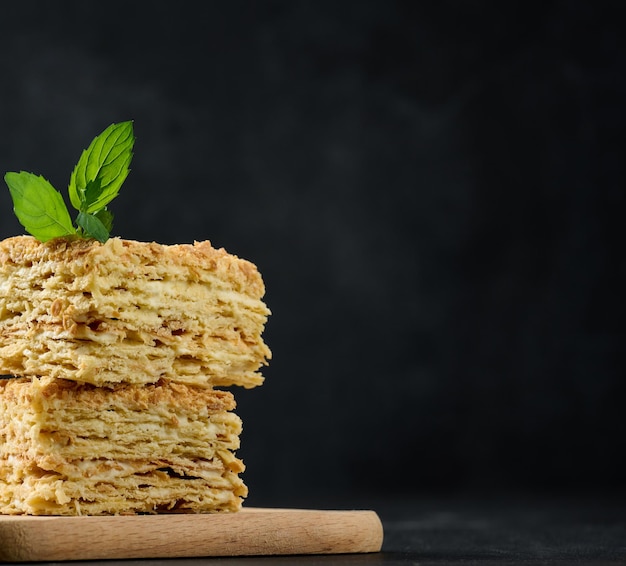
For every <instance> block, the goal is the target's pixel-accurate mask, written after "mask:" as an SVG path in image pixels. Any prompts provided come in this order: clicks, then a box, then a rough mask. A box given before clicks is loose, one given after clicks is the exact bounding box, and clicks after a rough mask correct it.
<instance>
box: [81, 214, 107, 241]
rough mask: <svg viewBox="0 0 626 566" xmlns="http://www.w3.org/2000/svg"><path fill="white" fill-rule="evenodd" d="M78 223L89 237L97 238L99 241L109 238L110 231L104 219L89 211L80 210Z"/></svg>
mask: <svg viewBox="0 0 626 566" xmlns="http://www.w3.org/2000/svg"><path fill="white" fill-rule="evenodd" d="M76 224H78V226H79V228H81V229H82V230H83V232H84V235H85V236H87V237H89V238H95V239H96V240H98V242H102V243H104V242H106V241H107V240H108V239H109V231H108V230H107V229H106V226H105V225H104V224H103V223H102V221H101V220H100V219H99V218H98V217H97V216H94V215H93V214H89V213H88V212H79V213H78V216H77V217H76Z"/></svg>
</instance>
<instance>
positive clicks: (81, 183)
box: [68, 121, 135, 213]
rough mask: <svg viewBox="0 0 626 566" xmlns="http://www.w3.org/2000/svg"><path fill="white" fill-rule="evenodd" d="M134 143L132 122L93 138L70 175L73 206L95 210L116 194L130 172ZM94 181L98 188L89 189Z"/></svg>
mask: <svg viewBox="0 0 626 566" xmlns="http://www.w3.org/2000/svg"><path fill="white" fill-rule="evenodd" d="M134 143H135V136H134V134H133V123H132V121H128V122H120V123H118V124H111V125H110V126H109V127H108V128H107V129H106V130H104V132H102V133H101V134H100V135H98V136H96V137H95V138H94V140H93V141H92V142H91V144H90V145H89V147H88V148H87V149H86V150H85V151H83V153H82V155H81V156H80V160H79V161H78V164H77V165H76V167H75V168H74V171H72V175H71V177H70V184H69V187H68V191H69V195H70V201H71V203H72V206H74V208H76V209H77V210H80V211H82V212H87V213H94V212H97V211H98V210H100V209H101V208H104V207H105V206H106V205H107V204H109V203H110V202H111V201H112V200H113V199H114V198H115V197H116V196H117V194H118V192H119V190H120V187H121V186H122V183H123V182H124V180H125V179H126V177H127V176H128V173H129V172H130V169H129V165H130V161H131V159H132V157H133V145H134ZM94 181H99V183H100V185H99V190H98V191H96V190H94V188H93V187H92V188H91V190H88V185H89V183H90V182H94Z"/></svg>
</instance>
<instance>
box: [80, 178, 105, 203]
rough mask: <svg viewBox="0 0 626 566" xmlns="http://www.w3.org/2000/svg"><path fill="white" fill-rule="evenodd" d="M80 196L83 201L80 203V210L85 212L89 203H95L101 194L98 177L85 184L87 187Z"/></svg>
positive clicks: (100, 181) (100, 182)
mask: <svg viewBox="0 0 626 566" xmlns="http://www.w3.org/2000/svg"><path fill="white" fill-rule="evenodd" d="M80 194H81V195H82V196H83V197H84V200H83V201H81V208H80V210H83V209H84V210H85V211H86V210H87V207H88V206H89V203H90V202H95V201H96V200H97V199H98V197H99V196H100V195H101V194H102V179H100V178H99V177H98V178H96V179H94V180H93V181H89V182H88V183H87V186H86V187H85V190H84V191H83V192H81V193H80Z"/></svg>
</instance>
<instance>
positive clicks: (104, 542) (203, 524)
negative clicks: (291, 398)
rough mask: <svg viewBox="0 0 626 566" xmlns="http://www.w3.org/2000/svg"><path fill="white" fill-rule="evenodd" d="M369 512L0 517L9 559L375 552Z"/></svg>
mask: <svg viewBox="0 0 626 566" xmlns="http://www.w3.org/2000/svg"><path fill="white" fill-rule="evenodd" d="M382 542H383V527H382V524H381V522H380V519H379V518H378V515H377V514H376V513H375V512H374V511H322V510H313V509H261V508H244V509H242V510H241V511H239V512H238V513H224V514H213V515H132V516H107V517H32V516H24V515H20V516H0V560H2V561H11V562H25V561H31V562H36V561H55V560H104V559H130V558H175V557H178V558H189V557H201V556H207V557H208V556H259V555H286V554H340V553H361V552H378V551H379V550H380V549H381V546H382Z"/></svg>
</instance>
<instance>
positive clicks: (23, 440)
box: [0, 378, 247, 515]
mask: <svg viewBox="0 0 626 566" xmlns="http://www.w3.org/2000/svg"><path fill="white" fill-rule="evenodd" d="M234 407H235V402H234V398H233V396H232V394H231V393H229V392H226V391H216V390H210V389H201V388H194V387H188V386H185V385H181V384H175V383H171V382H167V381H161V382H158V383H156V384H154V385H143V386H137V385H116V386H114V387H112V388H104V387H94V386H92V385H87V384H78V383H75V382H70V381H66V380H60V379H53V378H33V379H32V380H31V379H25V378H3V379H0V513H2V514H32V515H80V514H83V515H103V514H128V513H163V512H195V513H209V512H218V511H236V510H238V509H239V507H240V506H241V502H242V498H243V497H245V496H246V494H247V489H246V486H245V485H244V483H243V481H242V480H241V478H240V477H239V475H238V474H239V473H240V472H242V471H243V469H244V466H243V463H242V462H241V460H239V459H238V458H237V457H236V456H235V450H236V449H237V448H238V447H239V434H240V433H241V420H240V419H239V417H238V416H237V415H236V414H234V413H233V412H232V410H233V409H234Z"/></svg>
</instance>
